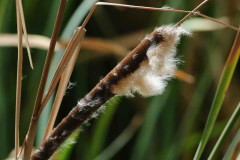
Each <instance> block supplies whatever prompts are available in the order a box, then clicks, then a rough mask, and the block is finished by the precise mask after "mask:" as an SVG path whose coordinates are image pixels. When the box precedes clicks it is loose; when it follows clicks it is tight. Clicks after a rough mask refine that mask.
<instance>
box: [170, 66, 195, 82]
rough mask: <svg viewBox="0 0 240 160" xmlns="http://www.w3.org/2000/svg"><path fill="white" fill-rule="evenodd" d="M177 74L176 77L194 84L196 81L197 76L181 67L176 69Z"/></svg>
mask: <svg viewBox="0 0 240 160" xmlns="http://www.w3.org/2000/svg"><path fill="white" fill-rule="evenodd" d="M175 76H176V78H178V79H180V80H182V81H184V82H187V83H190V84H193V83H194V82H195V78H194V77H193V76H192V75H191V74H189V73H187V72H184V71H182V70H179V69H177V70H175Z"/></svg>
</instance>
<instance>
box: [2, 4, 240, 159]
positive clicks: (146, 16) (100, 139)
mask: <svg viewBox="0 0 240 160" xmlns="http://www.w3.org/2000/svg"><path fill="white" fill-rule="evenodd" d="M96 1H97V0H82V1H68V4H67V5H68V6H67V10H66V14H65V19H64V23H63V26H62V31H61V35H60V39H61V40H62V41H67V40H69V38H70V37H71V35H72V34H73V32H74V29H75V28H76V27H77V26H78V25H79V24H81V23H82V21H83V20H84V18H85V16H86V14H87V13H88V11H89V10H90V9H91V7H92V6H93V4H94V3H95V2H96ZM124 2H126V3H129V4H130V3H131V4H134V5H145V6H153V7H161V6H163V5H169V6H170V7H174V8H176V9H186V10H191V9H192V8H194V7H195V6H196V5H197V4H196V3H195V2H192V3H189V1H186V0H185V1H176V0H165V1H164V2H163V1H157V0H152V1H147V0H139V1H132V2H130V1H124ZM58 3H59V1H58V0H54V1H51V2H50V1H47V0H42V1H40V0H38V1H30V0H24V1H23V7H24V11H25V15H26V17H25V18H26V23H27V28H28V31H29V34H38V35H45V36H48V37H50V36H51V32H52V28H53V25H54V20H55V16H56V12H57V9H58ZM223 11H224V12H223ZM201 12H202V13H204V14H207V15H209V16H211V17H215V18H219V17H223V16H227V17H229V18H230V20H231V24H238V23H239V21H238V20H239V17H240V14H239V12H238V9H237V6H234V5H233V2H232V1H225V0H219V1H217V2H215V1H211V2H209V3H207V4H206V5H205V6H204V7H203V8H202V10H201ZM183 16H184V14H180V13H170V12H157V11H144V10H136V9H123V8H121V9H119V8H116V7H110V6H104V7H103V6H100V7H98V9H97V10H96V12H95V14H94V15H93V17H91V19H90V21H89V24H88V25H87V26H86V29H87V34H86V37H87V38H89V37H95V38H98V39H100V40H109V41H110V42H114V43H116V44H118V45H120V46H122V47H124V48H125V49H126V50H131V49H132V48H134V47H135V46H136V45H137V44H138V43H139V42H140V39H142V38H144V35H145V34H147V33H149V32H148V31H151V30H152V29H153V28H154V27H156V25H164V24H169V23H170V24H174V23H176V22H177V21H178V20H180V19H181V18H182V17H183ZM15 19H16V16H15V6H14V1H8V0H0V35H1V34H3V33H13V34H15V33H16V21H15ZM193 22H194V23H197V22H196V21H191V23H193ZM198 22H199V21H198ZM101 23H102V24H101ZM206 27H207V26H206ZM189 28H190V27H189ZM213 28H214V27H213ZM147 30H148V31H147ZM141 31H143V32H144V33H143V34H142V32H141ZM200 31H201V30H200ZM235 34H236V32H235V31H232V30H230V29H221V30H216V31H208V32H206V31H205V30H204V31H203V32H201V33H200V32H199V33H197V32H194V33H193V36H192V37H188V38H183V39H182V40H181V44H180V45H179V46H178V57H179V58H180V59H181V60H182V61H183V62H182V63H181V64H180V65H179V68H180V69H182V70H184V71H185V72H187V73H190V74H192V75H193V76H194V77H195V79H196V82H195V83H194V84H187V83H186V82H183V81H180V80H178V79H176V80H172V81H171V82H170V83H169V85H168V87H167V89H166V91H165V92H164V93H163V95H159V96H156V97H152V98H143V97H137V98H124V99H121V103H119V100H118V97H117V98H116V97H115V98H114V99H112V100H111V101H110V102H111V103H108V104H106V107H107V108H106V110H105V111H104V112H103V113H102V114H100V115H99V118H98V119H96V120H93V121H90V123H91V124H90V126H89V127H86V128H84V131H81V132H79V131H76V132H74V133H73V134H72V136H71V137H72V138H74V139H79V141H78V140H76V141H77V142H78V144H77V145H74V144H71V145H68V147H65V146H63V148H62V149H61V150H60V152H58V153H57V154H55V159H58V160H67V159H71V160H72V159H80V158H81V159H86V160H93V159H95V158H96V157H97V156H98V155H101V153H102V152H103V151H104V149H105V148H107V147H108V146H109V145H110V144H111V143H112V142H113V141H114V140H115V139H116V137H118V136H119V135H121V133H122V132H123V130H124V128H125V127H126V126H128V124H129V123H130V119H132V118H133V117H134V116H135V115H137V114H139V113H141V114H143V115H144V116H143V117H144V118H143V124H142V125H141V127H140V129H137V130H136V131H131V132H132V133H131V134H132V135H133V137H132V138H129V140H128V141H127V142H124V143H123V144H121V143H119V144H118V147H119V146H120V148H118V152H116V153H115V151H114V150H112V152H113V153H112V156H113V158H112V159H116V160H118V159H132V160H135V159H137V160H141V159H164V160H177V159H178V160H187V159H193V157H194V153H195V152H196V147H197V145H199V142H201V144H203V145H204V147H201V154H202V156H201V158H202V159H207V157H209V155H210V153H211V152H212V150H213V146H214V144H215V143H216V139H217V138H218V137H219V136H220V134H224V137H225V138H224V143H222V142H223V140H222V141H221V146H220V147H218V150H217V151H216V152H215V150H214V152H215V153H214V156H215V157H216V159H221V158H222V157H224V159H226V160H227V159H228V158H229V157H230V155H231V154H232V153H233V151H234V149H235V147H236V144H237V143H236V142H237V141H239V137H240V136H239V135H240V134H239V131H238V128H237V127H235V126H236V125H235V126H234V125H233V124H231V125H233V127H232V129H231V130H227V132H226V130H225V131H223V129H224V126H225V122H227V120H229V118H230V117H231V115H232V113H233V111H234V108H235V107H236V106H237V104H238V102H239V100H240V99H239V96H236V95H239V89H237V88H239V85H240V84H239V83H240V82H239V78H240V77H239V74H236V75H233V72H234V71H235V73H239V66H237V60H238V58H234V65H231V66H229V67H228V68H225V70H224V71H223V67H224V63H225V62H226V59H227V57H228V53H229V51H230V49H231V46H232V43H233V40H234V37H235ZM87 38H86V39H87ZM87 40H89V39H87ZM109 41H108V42H109ZM90 42H91V41H90ZM108 47H109V46H108ZM110 47H111V46H110ZM32 55H33V62H34V66H35V70H33V71H32V70H31V69H30V66H29V62H28V59H27V52H26V50H24V64H23V66H24V68H23V75H24V76H25V77H26V78H24V79H23V91H22V94H23V95H22V106H21V107H22V108H21V122H20V140H21V141H20V142H21V144H22V142H23V139H24V136H25V134H26V132H27V129H28V126H29V121H30V116H31V112H32V110H33V105H34V101H35V96H36V92H37V89H38V84H39V80H40V76H41V72H42V67H43V64H44V61H45V55H46V51H42V50H39V49H35V48H34V49H32ZM62 55H63V50H61V51H57V52H56V54H55V56H54V59H53V61H52V64H51V71H50V75H49V77H48V84H47V86H48V85H49V83H50V81H51V79H52V76H53V74H54V72H55V70H56V67H57V65H58V63H59V61H60V59H61V57H62ZM16 58H17V50H16V47H12V48H5V47H1V48H0V126H1V127H0V133H1V136H0V148H1V152H0V159H4V158H7V157H8V155H9V154H10V152H11V150H13V148H14V107H15V102H14V100H15V84H16V82H15V79H16V63H17V61H16V60H17V59H16ZM122 58H123V56H122V57H120V56H119V55H116V54H114V50H111V51H108V52H105V51H102V48H101V47H98V48H97V47H95V46H92V45H90V46H88V47H86V46H85V47H83V49H82V50H81V52H80V55H79V58H78V61H77V64H76V66H75V69H74V72H73V75H72V77H71V82H76V87H74V88H73V89H71V90H68V91H67V94H66V96H65V97H64V99H63V103H62V106H61V109H60V112H59V115H58V119H57V123H59V122H60V120H61V119H62V118H63V117H64V116H66V115H67V113H68V112H69V111H70V110H71V108H72V107H73V106H74V105H75V104H76V102H77V101H78V100H79V99H80V98H82V96H83V95H85V94H86V93H87V92H89V91H90V90H91V88H93V87H94V86H95V85H96V83H97V82H98V81H99V79H100V77H102V76H105V75H106V74H107V73H108V72H109V71H110V70H111V69H112V68H113V67H114V66H115V65H116V64H117V62H119V61H120V60H121V59H122ZM235 67H236V68H235ZM222 72H223V75H222V78H221V79H220V75H221V73H222ZM225 73H229V74H228V75H227V74H225ZM231 79H232V80H231ZM230 80H231V83H230ZM226 84H229V85H230V87H229V89H228V91H227V92H226V91H225V88H226ZM217 86H219V87H218V90H217V91H216V88H217ZM215 92H216V94H215ZM214 95H215V98H214ZM224 97H225V98H224ZM213 99H214V101H213ZM212 102H213V103H212ZM211 104H212V107H211ZM51 105H52V104H51V101H50V103H49V104H48V106H47V108H46V109H45V110H44V112H43V115H42V117H41V120H40V123H39V129H38V133H37V137H36V145H39V144H40V143H41V141H42V136H43V133H44V132H45V127H46V122H47V120H48V114H49V112H50V109H51ZM238 107H239V106H238ZM210 108H212V109H211V111H210ZM220 109H221V110H220ZM209 112H210V113H209ZM208 116H210V118H209V120H208V122H207V117H208ZM211 117H212V118H211ZM235 118H236V117H235ZM206 122H207V125H206V126H207V127H206V128H207V129H205V133H204V135H203V138H202V139H201V141H200V138H201V136H202V132H203V130H204V126H205V124H206ZM223 122H224V123H223ZM235 123H239V122H235ZM211 132H212V134H211ZM229 135H236V136H235V138H232V137H230V136H229ZM78 137H79V138H78ZM66 143H67V142H66ZM121 147H122V148H121ZM204 148H205V149H204ZM226 148H228V150H226ZM203 149H204V152H203ZM110 151H111V150H110ZM199 153H200V152H199ZM201 154H198V156H197V157H198V158H196V159H200V155H201ZM79 156H80V157H79Z"/></svg>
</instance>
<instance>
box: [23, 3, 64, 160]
mask: <svg viewBox="0 0 240 160" xmlns="http://www.w3.org/2000/svg"><path fill="white" fill-rule="evenodd" d="M65 7H66V0H61V2H60V6H59V10H58V14H57V18H56V22H55V25H54V29H53V33H52V36H51V42H50V46H49V50H48V53H47V57H46V61H45V64H44V69H43V73H42V77H41V80H40V85H39V89H38V93H37V98H36V101H35V106H34V109H33V114H32V119H31V122H30V126H29V130H28V132H27V135H26V138H25V142H24V144H25V149H24V156H23V159H24V160H28V159H30V156H31V152H32V148H33V143H34V139H35V136H36V131H37V124H38V120H39V116H40V114H39V113H40V112H39V111H40V108H41V104H42V98H43V94H44V89H45V86H46V81H47V76H48V73H49V68H50V63H51V60H52V57H53V54H54V49H55V45H56V42H57V37H58V35H59V32H60V27H61V23H62V20H63V15H64V10H65Z"/></svg>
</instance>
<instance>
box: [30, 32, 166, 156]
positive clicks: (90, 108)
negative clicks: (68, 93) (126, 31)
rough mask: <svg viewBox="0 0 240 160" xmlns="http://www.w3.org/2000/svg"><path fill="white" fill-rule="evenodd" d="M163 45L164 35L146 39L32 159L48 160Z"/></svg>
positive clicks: (105, 78)
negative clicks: (153, 48) (149, 52)
mask: <svg viewBox="0 0 240 160" xmlns="http://www.w3.org/2000/svg"><path fill="white" fill-rule="evenodd" d="M163 41H164V37H163V36H162V35H161V33H159V32H157V31H156V30H154V31H153V32H152V33H151V34H150V35H149V38H146V39H144V40H143V41H142V42H141V43H140V44H139V45H138V46H137V47H136V48H135V49H134V50H133V51H132V52H130V53H129V54H128V55H127V56H126V57H125V58H124V59H123V60H122V61H121V62H120V63H119V64H118V65H117V66H116V67H115V68H114V69H113V70H112V71H111V72H109V73H108V74H107V75H106V76H105V77H104V78H103V79H102V80H101V81H100V82H99V83H98V84H97V85H96V86H95V87H94V88H93V89H92V91H91V92H90V93H88V94H87V95H86V96H85V97H84V98H83V99H82V100H81V101H80V102H79V103H78V105H77V106H76V107H74V108H73V109H72V111H71V112H70V113H69V114H68V115H67V116H66V117H65V118H64V119H63V120H62V121H61V123H60V124H59V125H58V126H57V127H56V128H55V129H54V130H53V132H52V134H51V135H50V136H49V137H48V138H47V140H46V141H44V142H43V143H42V144H41V145H40V147H39V148H38V149H37V150H36V151H35V153H34V154H33V155H32V157H31V159H32V160H46V159H48V158H50V157H51V155H52V154H53V153H54V152H55V151H56V150H57V149H58V148H59V146H60V145H61V144H62V143H63V142H64V141H65V140H66V139H67V138H68V137H69V136H70V135H71V134H72V132H73V131H74V130H75V129H77V128H78V127H79V126H80V125H82V124H83V123H84V122H86V121H87V120H88V119H90V118H91V115H92V114H93V113H94V112H95V111H96V110H98V109H99V108H100V107H101V106H102V105H103V104H105V103H106V102H107V101H108V100H109V99H110V98H112V97H113V96H114V94H113V93H112V86H113V85H116V84H117V83H118V82H119V81H120V80H121V79H123V78H125V77H126V76H128V75H130V74H131V73H133V72H134V71H136V70H137V69H138V68H139V67H140V64H141V63H142V62H143V61H144V60H146V59H147V55H146V53H147V50H148V48H149V47H151V45H156V44H159V43H161V42H163Z"/></svg>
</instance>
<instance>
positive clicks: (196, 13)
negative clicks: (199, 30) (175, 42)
mask: <svg viewBox="0 0 240 160" xmlns="http://www.w3.org/2000/svg"><path fill="white" fill-rule="evenodd" d="M207 1H208V0H205V1H203V2H202V3H201V4H200V5H199V6H197V8H195V9H194V10H192V11H186V10H177V9H166V8H155V7H145V6H134V5H126V4H119V3H109V2H97V3H96V4H95V6H115V7H124V8H134V9H143V10H152V11H168V12H178V13H189V14H188V15H187V16H186V18H184V19H182V20H181V21H180V22H179V24H177V26H179V25H181V23H182V22H184V21H185V20H186V19H187V18H189V16H191V15H198V16H201V17H204V18H207V19H209V20H211V21H214V22H216V23H219V24H221V25H224V26H226V27H228V28H231V29H232V30H235V31H238V28H237V27H235V26H231V25H229V24H225V23H223V22H221V21H219V20H217V19H214V18H212V17H209V16H207V15H205V14H202V13H199V12H196V10H198V9H199V7H201V6H202V5H203V4H204V3H206V2H207ZM95 9H96V7H94V8H93V9H92V10H95ZM90 14H92V12H90V13H89V15H90Z"/></svg>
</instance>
